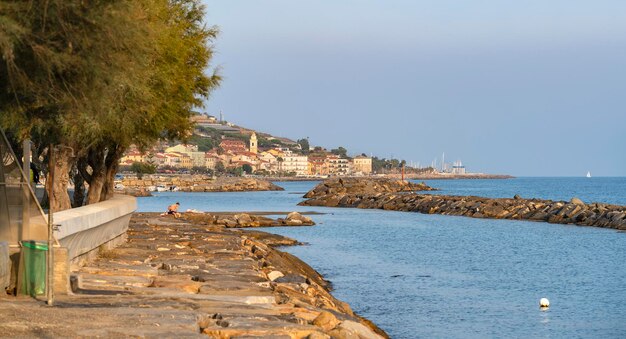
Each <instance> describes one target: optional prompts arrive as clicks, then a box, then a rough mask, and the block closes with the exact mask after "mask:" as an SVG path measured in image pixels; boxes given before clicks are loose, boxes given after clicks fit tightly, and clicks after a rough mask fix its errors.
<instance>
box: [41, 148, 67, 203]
mask: <svg viewBox="0 0 626 339" xmlns="http://www.w3.org/2000/svg"><path fill="white" fill-rule="evenodd" d="M54 153H55V154H54V164H53V166H54V183H53V186H52V197H53V199H52V206H51V207H52V209H53V211H54V212H58V211H63V210H67V209H70V208H72V203H71V201H70V195H69V194H68V193H67V186H68V184H69V182H70V175H69V173H70V168H71V167H72V164H71V162H72V157H71V155H72V150H70V149H67V148H64V147H59V148H58V149H57V150H55V152H54ZM46 189H50V173H48V179H47V180H46Z"/></svg>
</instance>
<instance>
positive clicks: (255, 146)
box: [250, 132, 259, 154]
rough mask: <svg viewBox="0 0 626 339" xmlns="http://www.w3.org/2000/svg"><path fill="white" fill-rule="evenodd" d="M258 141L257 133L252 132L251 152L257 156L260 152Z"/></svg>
mask: <svg viewBox="0 0 626 339" xmlns="http://www.w3.org/2000/svg"><path fill="white" fill-rule="evenodd" d="M258 145H259V144H258V140H257V138H256V133H254V132H252V135H251V136H250V152H252V153H254V154H256V153H258V152H259V149H258Z"/></svg>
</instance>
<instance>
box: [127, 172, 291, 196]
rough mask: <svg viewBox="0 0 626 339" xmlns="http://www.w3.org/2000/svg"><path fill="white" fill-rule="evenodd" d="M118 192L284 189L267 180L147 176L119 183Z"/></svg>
mask: <svg viewBox="0 0 626 339" xmlns="http://www.w3.org/2000/svg"><path fill="white" fill-rule="evenodd" d="M118 187H120V191H123V192H127V193H129V194H132V193H133V192H139V194H140V193H141V192H145V191H155V190H158V191H172V190H176V191H183V192H248V191H283V190H284V189H283V188H282V187H280V186H278V185H275V184H274V183H272V182H269V181H267V180H262V179H257V178H246V177H218V178H212V177H210V176H205V175H183V176H156V175H154V176H149V177H144V178H143V179H137V178H132V177H127V178H124V179H123V180H122V181H121V185H120V186H118Z"/></svg>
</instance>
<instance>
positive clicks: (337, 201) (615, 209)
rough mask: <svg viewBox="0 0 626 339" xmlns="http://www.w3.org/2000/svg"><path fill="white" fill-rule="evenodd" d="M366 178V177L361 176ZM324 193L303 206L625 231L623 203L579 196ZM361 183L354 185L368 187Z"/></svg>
mask: <svg viewBox="0 0 626 339" xmlns="http://www.w3.org/2000/svg"><path fill="white" fill-rule="evenodd" d="M361 180H363V181H366V180H367V179H361ZM322 185H324V186H325V188H324V192H325V193H324V194H319V193H318V192H317V191H316V189H317V190H319V186H318V187H316V188H314V189H313V190H312V191H310V192H309V193H307V194H306V195H305V197H308V198H310V199H308V200H306V201H303V202H301V203H300V205H303V206H326V207H356V208H368V209H384V210H391V211H406V212H420V213H427V214H444V215H457V216H466V217H473V218H492V219H513V220H532V221H544V222H549V223H558V224H575V225H581V226H596V227H605V228H613V229H619V230H626V206H619V205H610V204H602V203H590V204H586V203H584V202H582V201H581V200H580V199H577V198H573V199H572V200H571V201H569V202H566V201H552V200H541V199H523V198H521V197H519V196H515V197H514V198H511V199H507V198H499V199H495V198H482V197H475V196H446V195H429V194H415V193H406V192H403V191H395V192H393V191H392V192H389V191H381V192H380V193H372V190H371V189H368V190H364V191H359V190H358V189H352V190H344V189H343V185H341V184H339V183H337V182H324V183H323V184H322ZM370 185H373V183H367V182H363V183H360V184H358V185H353V187H368V186H370Z"/></svg>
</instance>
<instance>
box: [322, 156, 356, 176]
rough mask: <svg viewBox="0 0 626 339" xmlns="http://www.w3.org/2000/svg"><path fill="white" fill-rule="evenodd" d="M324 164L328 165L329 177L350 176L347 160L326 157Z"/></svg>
mask: <svg viewBox="0 0 626 339" xmlns="http://www.w3.org/2000/svg"><path fill="white" fill-rule="evenodd" d="M326 163H327V164H328V174H329V175H334V176H346V175H350V174H352V166H351V164H350V161H349V160H348V159H345V158H340V157H339V156H338V155H335V154H333V155H329V156H328V157H326Z"/></svg>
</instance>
